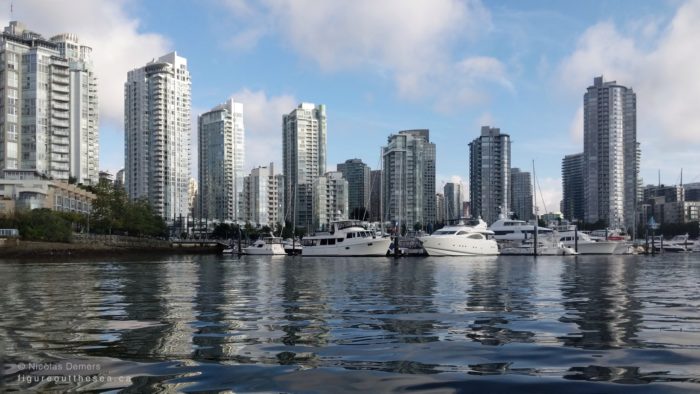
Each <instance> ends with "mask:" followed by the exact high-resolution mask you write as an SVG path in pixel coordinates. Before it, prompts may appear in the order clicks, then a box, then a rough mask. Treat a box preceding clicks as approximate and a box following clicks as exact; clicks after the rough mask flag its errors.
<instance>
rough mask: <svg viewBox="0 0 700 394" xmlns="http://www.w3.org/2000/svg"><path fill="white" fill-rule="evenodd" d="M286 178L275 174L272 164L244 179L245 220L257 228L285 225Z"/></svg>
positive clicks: (258, 168) (243, 201)
mask: <svg viewBox="0 0 700 394" xmlns="http://www.w3.org/2000/svg"><path fill="white" fill-rule="evenodd" d="M283 185H284V178H283V177H282V175H280V174H275V167H274V165H273V163H270V165H269V166H266V167H257V168H254V169H253V170H251V171H250V175H248V176H246V177H245V178H244V182H243V196H242V203H243V204H242V206H243V209H242V212H243V220H245V221H246V222H250V223H251V224H253V225H255V226H269V227H270V228H274V226H275V224H277V223H279V224H280V225H283V224H284V221H285V217H284V216H285V213H284V187H283Z"/></svg>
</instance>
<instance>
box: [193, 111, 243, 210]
mask: <svg viewBox="0 0 700 394" xmlns="http://www.w3.org/2000/svg"><path fill="white" fill-rule="evenodd" d="M198 125H199V196H200V198H199V203H200V204H201V214H202V216H203V217H205V218H209V219H218V220H220V221H239V220H242V214H241V213H240V212H239V211H240V209H241V204H242V202H241V196H240V195H241V193H242V192H243V177H244V176H245V174H244V172H243V165H244V162H245V157H244V154H245V153H244V152H245V150H244V147H245V135H244V133H245V131H244V130H245V128H244V125H243V104H241V103H237V102H235V101H233V99H229V100H228V101H226V102H225V103H224V104H221V105H217V106H216V107H214V108H212V109H211V110H210V111H208V112H205V113H203V114H202V115H200V116H199V121H198Z"/></svg>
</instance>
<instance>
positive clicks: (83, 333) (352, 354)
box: [0, 255, 700, 392]
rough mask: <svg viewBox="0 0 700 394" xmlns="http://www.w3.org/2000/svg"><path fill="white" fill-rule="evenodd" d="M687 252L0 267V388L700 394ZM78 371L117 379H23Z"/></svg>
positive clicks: (698, 275) (697, 295) (698, 328)
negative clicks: (89, 366)
mask: <svg viewBox="0 0 700 394" xmlns="http://www.w3.org/2000/svg"><path fill="white" fill-rule="evenodd" d="M699 257H700V256H697V255H677V256H664V257H663V258H660V257H657V258H651V257H642V256H614V257H587V256H583V257H578V258H574V257H549V258H548V257H541V258H538V259H536V260H535V259H533V258H528V257H499V258H496V257H484V258H468V259H467V258H410V259H400V260H398V261H396V260H393V259H384V258H373V259H362V258H335V259H327V258H300V257H296V258H290V257H264V256H249V257H242V258H237V257H233V258H231V257H227V258H222V257H214V256H185V257H183V256H178V257H173V258H164V259H162V260H159V261H149V260H110V261H97V262H94V261H82V262H80V261H78V262H70V261H63V262H62V261H53V262H45V263H44V262H37V261H4V262H2V261H0V278H2V281H3V284H4V286H3V287H2V288H0V313H1V314H2V319H1V320H0V350H2V352H3V353H4V358H5V360H4V361H5V363H6V365H5V367H4V372H3V383H4V384H5V389H9V390H20V389H24V388H27V387H33V388H35V389H42V390H43V389H73V388H76V387H83V388H88V389H98V388H99V389H108V388H111V389H116V388H122V389H124V388H128V390H129V391H131V392H139V391H144V390H146V391H154V390H161V389H162V390H166V391H168V390H170V391H218V390H235V391H324V390H325V388H327V386H325V383H323V382H329V381H332V382H335V383H336V384H338V385H341V386H342V387H345V388H347V391H367V390H369V389H370V387H372V391H390V390H418V391H420V390H434V389H437V390H440V389H444V390H458V391H459V390H461V389H463V388H464V387H470V388H473V387H483V388H484V389H485V390H495V391H498V390H501V391H502V390H508V387H511V385H517V386H518V387H524V386H522V385H526V386H527V385H530V386H532V385H534V386H532V387H536V389H534V391H538V392H557V391H561V385H562V384H567V382H577V384H579V385H583V386H577V387H584V388H586V387H590V391H603V392H614V391H618V390H620V388H626V389H629V388H632V387H647V388H649V389H654V388H659V387H661V388H663V390H664V391H668V390H671V391H673V390H678V391H683V390H688V391H689V392H691V391H694V390H699V389H700V386H698V385H697V383H694V382H697V381H698V379H700V345H699V344H700V314H699V312H698V307H699V306H700V290H699V289H698V286H697V283H698V281H699V279H700V258H699ZM76 360H78V361H76ZM78 362H80V363H85V362H93V363H97V364H99V365H100V366H101V370H100V371H99V372H95V371H81V373H82V374H84V375H86V376H98V375H101V376H109V377H112V376H114V377H116V376H125V377H127V379H126V381H124V382H112V383H100V384H95V383H85V382H62V383H56V382H53V383H50V384H49V383H46V382H45V381H44V382H33V381H31V382H30V381H27V380H26V377H27V376H34V377H36V376H39V375H47V374H48V375H51V374H52V373H53V374H59V375H60V374H63V375H66V374H68V373H67V372H66V371H65V370H64V371H62V372H56V371H53V372H51V371H49V372H47V371H39V370H33V369H29V370H28V369H27V367H26V366H27V365H30V364H29V363H48V365H55V364H56V363H63V365H64V366H65V365H70V364H71V363H73V364H75V363H78ZM22 365H24V366H25V367H24V369H22V368H21V367H20V366H22ZM543 376H545V377H559V378H563V379H558V380H554V381H553V380H551V379H547V380H542V377H543ZM22 379H24V380H22ZM360 382H362V383H360ZM460 382H461V383H460ZM370 383H372V384H376V385H377V386H376V387H375V386H367V385H368V384H370ZM648 383H653V385H648ZM462 384H466V386H462ZM484 384H486V385H487V386H478V385H484ZM588 384H590V385H591V386H588ZM475 385H476V386H475ZM628 385H634V386H628ZM659 385H661V386H659ZM460 387H461V388H460ZM2 390H3V387H2V386H0V391H2ZM586 390H587V389H586ZM586 390H584V391H586Z"/></svg>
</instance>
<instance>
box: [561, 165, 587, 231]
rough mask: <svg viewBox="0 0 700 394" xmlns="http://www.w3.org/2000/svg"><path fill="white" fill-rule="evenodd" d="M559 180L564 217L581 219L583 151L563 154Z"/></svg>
mask: <svg viewBox="0 0 700 394" xmlns="http://www.w3.org/2000/svg"><path fill="white" fill-rule="evenodd" d="M561 181H562V200H561V212H562V214H563V215H564V219H566V220H570V221H572V222H576V221H579V220H583V218H584V214H583V211H584V208H585V200H584V193H583V153H577V154H573V155H566V156H564V159H562V162H561Z"/></svg>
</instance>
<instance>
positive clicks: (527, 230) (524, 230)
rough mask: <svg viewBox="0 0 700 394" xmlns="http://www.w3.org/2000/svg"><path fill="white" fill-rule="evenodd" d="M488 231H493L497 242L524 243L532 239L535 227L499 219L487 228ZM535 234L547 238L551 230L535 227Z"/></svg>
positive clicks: (525, 223) (520, 221)
mask: <svg viewBox="0 0 700 394" xmlns="http://www.w3.org/2000/svg"><path fill="white" fill-rule="evenodd" d="M489 230H491V231H493V233H494V238H496V240H497V241H524V240H526V239H531V238H532V237H534V232H535V225H534V224H528V223H527V222H526V221H524V220H516V219H505V218H500V219H498V220H497V221H495V222H493V224H491V226H489ZM537 234H538V235H540V236H548V235H551V234H552V229H551V228H547V227H540V226H537Z"/></svg>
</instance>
